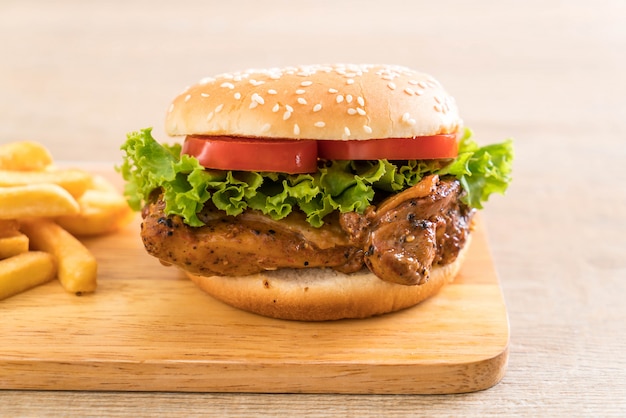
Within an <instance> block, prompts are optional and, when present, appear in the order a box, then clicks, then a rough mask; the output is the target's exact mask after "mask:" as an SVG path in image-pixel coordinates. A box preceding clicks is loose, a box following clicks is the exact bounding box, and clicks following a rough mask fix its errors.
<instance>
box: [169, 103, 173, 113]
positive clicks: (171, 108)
mask: <svg viewBox="0 0 626 418" xmlns="http://www.w3.org/2000/svg"><path fill="white" fill-rule="evenodd" d="M172 110H174V103H172V104H171V105H170V109H169V110H168V112H170V113H171V112H172Z"/></svg>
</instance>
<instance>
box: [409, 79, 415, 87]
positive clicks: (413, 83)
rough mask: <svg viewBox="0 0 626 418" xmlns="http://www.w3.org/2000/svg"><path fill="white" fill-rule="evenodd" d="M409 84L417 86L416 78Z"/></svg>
mask: <svg viewBox="0 0 626 418" xmlns="http://www.w3.org/2000/svg"><path fill="white" fill-rule="evenodd" d="M409 84H412V85H414V86H417V81H415V80H409Z"/></svg>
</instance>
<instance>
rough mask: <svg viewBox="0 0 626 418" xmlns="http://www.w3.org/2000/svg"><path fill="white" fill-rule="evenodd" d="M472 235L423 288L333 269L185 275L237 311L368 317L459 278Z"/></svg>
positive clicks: (302, 318)
mask: <svg viewBox="0 0 626 418" xmlns="http://www.w3.org/2000/svg"><path fill="white" fill-rule="evenodd" d="M470 241H471V235H468V237H467V241H466V243H465V246H464V247H463V248H462V249H461V251H460V252H459V254H458V256H457V258H456V259H455V260H454V261H453V262H451V263H449V264H446V265H443V266H439V265H437V266H433V268H432V270H431V274H430V278H429V279H428V281H427V282H426V283H424V284H422V285H419V286H405V285H401V284H395V283H390V282H387V281H384V280H381V279H380V278H378V277H376V276H375V275H374V274H373V273H371V272H370V271H369V270H362V271H360V272H358V273H353V274H349V275H348V274H343V273H339V272H336V271H334V270H331V269H318V268H315V269H281V270H276V271H267V272H264V273H260V274H254V275H250V276H239V277H225V276H200V275H195V274H191V273H188V272H187V273H186V274H187V276H189V278H190V279H191V280H192V281H193V282H194V283H196V285H198V286H199V287H200V288H201V289H202V290H204V291H205V292H206V293H208V294H209V295H211V296H212V297H214V298H216V299H218V300H221V301H222V302H224V303H226V304H228V305H231V306H233V307H235V308H238V309H242V310H245V311H249V312H254V313H257V314H260V315H263V316H268V317H272V318H279V319H289V320H298V321H329V320H338V319H348V318H367V317H371V316H375V315H382V314H385V313H390V312H395V311H399V310H401V309H406V308H409V307H411V306H414V305H417V304H418V303H420V302H422V301H423V300H425V299H427V298H429V297H431V296H433V295H434V294H435V293H437V292H438V291H439V290H440V289H441V288H442V287H443V286H444V285H445V284H447V283H450V282H452V281H453V280H454V277H455V276H456V275H457V273H458V272H459V270H460V268H461V265H462V263H463V260H464V258H465V257H466V254H467V251H468V248H469V246H470Z"/></svg>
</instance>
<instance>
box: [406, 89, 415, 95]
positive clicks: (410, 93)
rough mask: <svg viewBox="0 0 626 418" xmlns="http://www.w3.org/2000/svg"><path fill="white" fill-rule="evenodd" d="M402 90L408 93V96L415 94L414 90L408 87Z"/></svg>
mask: <svg viewBox="0 0 626 418" xmlns="http://www.w3.org/2000/svg"><path fill="white" fill-rule="evenodd" d="M404 92H405V93H406V94H408V95H409V96H413V95H414V94H415V91H414V90H413V89H412V88H410V87H407V88H405V89H404Z"/></svg>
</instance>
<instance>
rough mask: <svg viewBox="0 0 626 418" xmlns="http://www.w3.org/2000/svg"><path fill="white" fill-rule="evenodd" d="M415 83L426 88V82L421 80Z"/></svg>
mask: <svg viewBox="0 0 626 418" xmlns="http://www.w3.org/2000/svg"><path fill="white" fill-rule="evenodd" d="M417 85H418V86H420V87H421V88H423V89H425V88H426V83H424V82H423V81H420V82H419V83H417Z"/></svg>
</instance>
